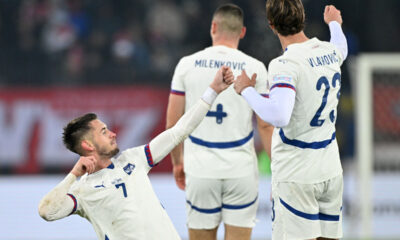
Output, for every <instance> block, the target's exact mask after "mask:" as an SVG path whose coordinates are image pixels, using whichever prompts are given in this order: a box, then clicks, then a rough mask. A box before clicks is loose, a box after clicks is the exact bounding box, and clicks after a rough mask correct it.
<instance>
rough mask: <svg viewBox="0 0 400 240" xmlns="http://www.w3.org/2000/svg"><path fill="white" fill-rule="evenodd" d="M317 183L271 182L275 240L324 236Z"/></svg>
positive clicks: (273, 235)
mask: <svg viewBox="0 0 400 240" xmlns="http://www.w3.org/2000/svg"><path fill="white" fill-rule="evenodd" d="M316 190H317V191H318V189H316V188H315V186H314V184H297V183H292V182H273V183H272V216H271V217H272V240H287V239H316V238H317V237H319V236H321V228H320V223H319V222H320V221H319V206H318V202H317V200H316V196H315V191H316Z"/></svg>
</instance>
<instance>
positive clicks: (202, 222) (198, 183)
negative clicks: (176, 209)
mask: <svg viewBox="0 0 400 240" xmlns="http://www.w3.org/2000/svg"><path fill="white" fill-rule="evenodd" d="M221 184H222V183H221V180H218V179H207V178H197V177H193V176H191V175H189V174H186V202H187V204H186V213H187V226H188V228H189V239H190V240H215V239H216V238H217V229H218V226H219V224H220V223H221V208H222V201H221Z"/></svg>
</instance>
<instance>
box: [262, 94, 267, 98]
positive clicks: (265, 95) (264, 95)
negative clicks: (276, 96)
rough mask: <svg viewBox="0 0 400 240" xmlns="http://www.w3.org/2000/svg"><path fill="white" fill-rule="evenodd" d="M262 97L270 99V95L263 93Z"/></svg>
mask: <svg viewBox="0 0 400 240" xmlns="http://www.w3.org/2000/svg"><path fill="white" fill-rule="evenodd" d="M261 96H263V97H265V98H269V94H268V93H263V94H261Z"/></svg>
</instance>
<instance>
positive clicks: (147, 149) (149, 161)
mask: <svg viewBox="0 0 400 240" xmlns="http://www.w3.org/2000/svg"><path fill="white" fill-rule="evenodd" d="M144 153H145V154H146V158H147V163H148V164H149V166H150V167H154V162H153V156H151V152H150V147H149V144H146V146H144Z"/></svg>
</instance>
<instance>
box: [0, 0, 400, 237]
mask: <svg viewBox="0 0 400 240" xmlns="http://www.w3.org/2000/svg"><path fill="white" fill-rule="evenodd" d="M225 2H227V1H220V0H218V1H200V0H159V1H156V0H118V1H112V0H101V1H94V0H0V196H1V197H0V229H1V232H2V234H0V235H1V236H0V239H4V240H14V239H18V240H34V239H41V240H45V239H60V240H61V239H96V237H95V234H94V231H93V229H92V227H91V226H90V224H89V223H88V222H87V221H86V220H84V219H81V218H79V217H76V216H73V217H70V218H67V219H64V220H60V221H58V222H53V223H47V222H45V221H44V220H42V219H40V217H39V215H38V214H37V204H38V202H39V200H40V198H41V197H42V196H43V195H44V194H45V193H47V192H48V191H49V190H50V189H51V188H52V187H54V186H55V185H56V184H57V183H58V182H59V181H60V180H61V179H62V178H63V176H64V175H65V174H66V173H68V171H69V169H70V168H71V167H72V166H73V164H74V162H75V161H76V159H77V156H76V155H74V154H72V153H69V152H68V151H67V150H65V149H64V148H63V146H62V143H61V132H62V127H63V126H64V125H65V124H66V123H67V122H68V120H70V119H72V118H73V117H75V116H77V115H79V114H82V113H85V112H89V111H93V112H96V113H98V114H99V115H100V117H101V118H102V119H104V120H105V122H106V123H107V124H108V125H109V126H110V127H111V129H113V130H114V131H116V132H117V134H118V143H119V145H120V148H121V149H125V148H127V147H129V146H136V145H140V144H143V143H146V142H148V141H149V139H151V137H154V136H155V135H156V134H157V133H160V132H161V131H162V130H163V129H164V124H165V110H166V103H167V98H168V94H169V85H170V81H171V78H172V74H173V71H174V67H175V65H176V64H177V62H178V60H179V58H181V57H182V56H184V55H187V54H191V53H192V52H195V51H198V50H200V49H203V48H205V47H207V46H209V45H210V44H211V41H210V37H209V27H210V21H211V16H212V13H213V11H214V10H215V8H216V7H217V6H218V5H220V4H222V3H225ZM232 2H234V3H236V4H238V5H239V6H241V7H242V8H243V10H244V12H245V24H246V26H247V36H246V38H245V39H243V40H242V41H241V44H240V46H239V48H240V49H241V50H242V51H244V52H246V53H248V54H250V55H252V56H254V57H256V58H258V59H259V60H261V61H263V62H264V63H265V65H266V66H268V63H269V61H270V60H271V59H272V58H274V57H276V56H278V55H279V54H280V53H281V51H280V44H279V42H278V39H277V38H276V37H275V36H274V35H273V34H272V32H271V31H270V30H269V29H268V27H267V21H266V16H265V10H264V9H265V7H264V5H265V2H264V1H262V0H250V1H246V0H241V1H232ZM303 3H304V6H305V8H306V14H307V22H306V33H307V34H308V35H309V36H317V37H318V38H320V39H324V40H329V32H328V28H327V27H326V26H325V24H324V23H323V16H322V14H323V8H324V6H325V5H326V4H334V5H336V6H337V7H338V8H339V9H340V10H341V11H342V16H343V19H344V25H343V29H344V32H345V34H346V36H347V40H348V44H349V57H348V60H347V61H346V63H345V65H344V66H343V74H342V90H341V100H340V106H339V110H338V111H339V114H338V120H337V138H338V142H339V145H340V150H341V157H342V163H343V166H344V175H345V195H344V208H343V213H344V236H345V237H344V239H400V228H399V227H398V225H399V223H400V174H399V172H400V66H399V65H396V66H393V67H390V68H385V63H388V65H390V64H391V63H393V62H396V61H397V62H398V61H399V57H397V56H394V58H393V57H390V55H391V53H393V52H400V45H399V43H400V27H399V26H400V14H399V13H400V1H397V0H385V1H376V0H364V1H362V0H351V1H348V0H347V1H346V0H338V1H320V0H303ZM365 53H368V54H369V56H372V57H370V59H375V61H374V60H371V61H370V65H367V66H364V65H362V64H360V62H361V61H360V56H364V55H365ZM375 53H380V54H379V56H383V58H378V57H374V56H375V55H374V54H375ZM371 54H372V55H371ZM387 55H388V56H389V57H386V56H387ZM374 62H378V63H380V65H383V67H382V66H381V67H378V68H375V67H374ZM361 65H362V66H363V67H360V66H361ZM360 69H361V70H360ZM360 71H362V72H360ZM364 72H368V74H369V75H368V76H370V78H371V88H370V89H369V88H366V89H365V88H364V84H365V82H363V80H364V79H363V77H361V78H360V77H359V76H364V75H365V74H364V75H362V73H364ZM365 78H367V77H365ZM368 78H369V77H368ZM359 96H361V98H359ZM356 97H357V98H356ZM365 99H366V100H365ZM360 104H361V105H360ZM364 110H365V111H364ZM369 111H370V112H369ZM365 113H366V115H365V116H364V115H363V114H365ZM366 133H371V134H370V135H368V134H367V135H363V134H366ZM357 136H359V137H357ZM369 140H371V141H369ZM360 143H361V144H360ZM257 148H258V149H259V151H260V153H259V156H260V158H259V166H260V176H261V183H260V208H259V211H258V219H259V221H258V223H257V225H256V227H255V229H254V233H253V239H270V232H271V224H270V208H271V206H270V202H269V191H270V187H269V182H270V175H269V174H270V171H269V160H268V158H267V157H266V155H265V153H263V152H262V151H261V146H260V144H258V146H257ZM364 148H365V149H364ZM370 170H371V171H370ZM170 172H171V163H170V160H169V158H167V159H165V160H164V161H163V162H162V163H161V164H160V165H159V166H157V167H155V168H154V169H153V170H152V173H151V180H152V182H153V186H154V188H155V190H156V192H157V194H158V196H159V198H160V200H161V202H162V203H163V205H164V206H165V208H166V209H167V211H168V213H169V215H170V217H171V219H172V221H173V222H174V225H175V226H176V228H177V229H178V231H179V233H180V234H181V236H182V237H183V238H187V232H186V226H185V213H184V209H185V201H184V193H183V192H181V191H179V190H178V189H177V188H176V187H175V184H174V181H173V178H172V176H171V173H170ZM219 236H220V237H221V238H222V235H221V233H220V234H219Z"/></svg>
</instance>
